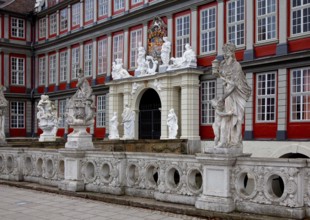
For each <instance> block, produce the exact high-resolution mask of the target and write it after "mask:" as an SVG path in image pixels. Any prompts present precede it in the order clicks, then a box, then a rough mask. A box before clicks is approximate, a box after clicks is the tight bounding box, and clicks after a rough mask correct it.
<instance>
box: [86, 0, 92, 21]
mask: <svg viewBox="0 0 310 220" xmlns="http://www.w3.org/2000/svg"><path fill="white" fill-rule="evenodd" d="M93 19H94V0H85V22H87V21H91V20H93Z"/></svg>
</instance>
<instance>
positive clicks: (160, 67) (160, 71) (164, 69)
mask: <svg viewBox="0 0 310 220" xmlns="http://www.w3.org/2000/svg"><path fill="white" fill-rule="evenodd" d="M167 69H168V66H164V65H160V66H159V68H158V72H159V73H165V72H166V71H167Z"/></svg>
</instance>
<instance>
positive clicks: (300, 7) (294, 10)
mask: <svg viewBox="0 0 310 220" xmlns="http://www.w3.org/2000/svg"><path fill="white" fill-rule="evenodd" d="M293 3H294V0H291V27H290V28H291V31H290V33H291V36H294V37H295V36H301V35H305V34H309V32H310V28H309V29H308V31H304V25H305V24H304V21H303V15H304V10H305V9H308V10H310V2H309V3H307V4H304V3H303V1H301V2H300V3H301V4H300V5H298V6H294V5H293ZM297 12H300V24H299V25H298V26H300V29H301V32H300V33H295V34H294V26H293V24H294V13H297ZM308 16H309V15H308ZM308 23H310V21H309V20H308Z"/></svg>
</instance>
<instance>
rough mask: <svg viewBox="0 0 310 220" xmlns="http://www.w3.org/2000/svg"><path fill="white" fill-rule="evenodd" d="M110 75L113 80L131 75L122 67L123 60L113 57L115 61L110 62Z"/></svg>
mask: <svg viewBox="0 0 310 220" xmlns="http://www.w3.org/2000/svg"><path fill="white" fill-rule="evenodd" d="M111 74H112V77H113V79H114V80H116V79H124V78H128V77H131V75H130V74H129V73H128V71H127V70H125V69H124V68H123V60H122V59H115V62H113V64H112V73H111Z"/></svg>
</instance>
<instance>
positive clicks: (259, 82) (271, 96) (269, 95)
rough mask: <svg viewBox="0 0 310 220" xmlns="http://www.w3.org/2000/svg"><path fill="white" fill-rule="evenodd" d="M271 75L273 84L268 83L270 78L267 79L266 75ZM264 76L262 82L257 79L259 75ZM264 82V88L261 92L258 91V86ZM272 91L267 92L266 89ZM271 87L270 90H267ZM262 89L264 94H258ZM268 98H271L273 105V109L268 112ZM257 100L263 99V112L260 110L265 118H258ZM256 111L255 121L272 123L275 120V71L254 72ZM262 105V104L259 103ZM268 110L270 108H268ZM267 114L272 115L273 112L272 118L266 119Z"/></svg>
mask: <svg viewBox="0 0 310 220" xmlns="http://www.w3.org/2000/svg"><path fill="white" fill-rule="evenodd" d="M271 75H273V76H274V78H273V80H272V81H274V86H272V85H270V82H271V80H270V81H269V80H268V76H271ZM260 76H262V77H265V79H264V82H263V81H259V77H260ZM268 81H269V83H268ZM262 83H264V84H265V87H264V90H262V91H261V92H259V89H261V88H262V87H260V85H261V84H262ZM272 88H273V91H274V93H273V94H268V91H269V93H270V91H272ZM268 89H271V90H268ZM263 91H264V92H265V94H260V93H263ZM268 99H269V100H270V99H273V102H274V103H273V105H274V109H273V112H268V108H270V103H268ZM259 100H264V102H265V103H264V105H263V106H264V112H262V114H261V115H263V116H264V118H265V119H260V118H259V113H260V112H259V109H260V106H259ZM255 101H256V113H255V115H256V116H255V119H256V122H257V123H273V122H276V118H277V73H276V72H264V73H258V74H256V100H255ZM261 106H262V105H261ZM269 110H270V109H269ZM268 114H269V115H272V114H273V119H268Z"/></svg>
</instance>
